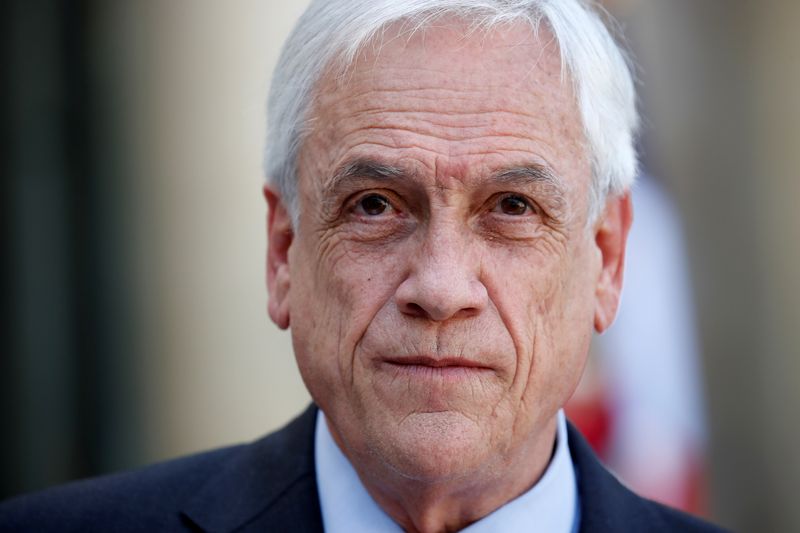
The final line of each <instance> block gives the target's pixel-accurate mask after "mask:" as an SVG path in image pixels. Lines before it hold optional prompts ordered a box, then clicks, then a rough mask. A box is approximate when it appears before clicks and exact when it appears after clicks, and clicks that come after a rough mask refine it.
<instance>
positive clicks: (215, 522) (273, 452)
mask: <svg viewBox="0 0 800 533" xmlns="http://www.w3.org/2000/svg"><path fill="white" fill-rule="evenodd" d="M316 414H317V409H316V407H315V406H313V405H312V406H310V407H309V408H308V409H307V410H306V411H305V412H304V413H303V414H302V415H300V416H299V417H298V418H296V419H295V420H293V421H292V422H291V423H290V424H289V425H287V426H286V427H285V428H283V429H282V430H280V431H277V432H275V433H272V434H270V435H268V436H266V437H264V438H263V439H261V440H259V441H256V442H254V443H253V444H250V445H248V446H246V447H244V448H242V451H240V452H238V453H237V455H236V456H234V457H233V458H232V459H231V460H230V461H228V462H226V463H224V464H223V465H222V467H221V470H220V471H219V473H217V474H216V475H214V476H212V477H211V478H209V480H208V481H207V482H206V483H204V484H203V486H202V487H201V489H200V490H199V491H198V492H197V493H196V494H195V495H194V497H193V498H192V499H191V500H190V501H189V502H188V505H186V506H185V509H184V511H183V516H184V517H185V518H186V519H187V520H188V521H190V522H191V523H192V524H194V525H195V526H197V527H199V528H200V529H201V530H203V531H208V532H215V533H216V532H219V533H222V532H229V531H233V530H237V531H257V530H260V531H265V530H270V531H284V530H294V531H322V515H321V512H320V508H319V497H318V496H317V481H316V471H315V469H314V422H315V419H316Z"/></svg>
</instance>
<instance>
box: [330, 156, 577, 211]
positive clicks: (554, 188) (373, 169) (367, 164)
mask: <svg viewBox="0 0 800 533" xmlns="http://www.w3.org/2000/svg"><path fill="white" fill-rule="evenodd" d="M416 174H417V173H416V172H414V171H411V170H409V169H407V168H403V167H399V166H394V165H389V164H385V163H381V162H379V161H376V160H374V159H367V158H359V159H356V160H354V161H351V162H349V163H346V164H344V165H342V166H341V167H339V168H338V169H337V170H336V171H335V172H334V173H333V175H332V176H331V177H330V179H328V183H326V185H325V187H324V190H323V198H331V197H332V196H333V195H334V194H335V193H336V192H337V191H338V190H339V189H341V188H342V187H346V186H347V185H350V184H354V183H360V182H365V181H379V182H380V181H385V182H392V181H398V180H406V179H409V178H413V177H414V176H415V175H416ZM487 181H489V182H491V183H495V184H500V185H508V186H517V187H525V186H530V185H532V184H536V185H544V186H545V187H547V188H548V189H549V192H550V193H551V194H552V199H553V200H554V201H555V202H556V203H557V204H559V205H561V204H562V203H563V202H564V201H565V188H564V183H563V180H562V179H561V178H560V177H559V176H558V175H557V174H555V173H554V172H553V171H552V170H551V169H550V168H549V167H547V166H546V165H541V164H538V163H527V164H524V165H520V166H512V167H506V168H501V169H498V170H495V171H493V172H492V173H490V175H489V179H488V180H487Z"/></svg>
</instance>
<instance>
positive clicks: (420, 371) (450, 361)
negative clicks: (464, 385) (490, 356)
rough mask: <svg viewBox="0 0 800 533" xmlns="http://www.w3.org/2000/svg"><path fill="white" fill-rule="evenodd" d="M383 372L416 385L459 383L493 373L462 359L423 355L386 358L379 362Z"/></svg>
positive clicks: (483, 366)
mask: <svg viewBox="0 0 800 533" xmlns="http://www.w3.org/2000/svg"><path fill="white" fill-rule="evenodd" d="M381 366H382V367H383V369H384V371H388V372H389V373H390V374H391V375H392V376H393V378H394V379H396V378H401V377H402V378H406V379H409V380H411V382H417V383H420V384H422V383H454V384H455V383H459V382H462V381H469V380H473V379H477V378H481V377H482V376H484V377H485V376H486V374H487V373H491V372H493V369H492V368H490V367H488V366H486V365H485V364H483V363H481V362H479V361H475V360H473V359H467V358H464V357H429V356H424V355H417V356H404V357H387V358H383V359H382V360H381Z"/></svg>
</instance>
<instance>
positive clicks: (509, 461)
mask: <svg viewBox="0 0 800 533" xmlns="http://www.w3.org/2000/svg"><path fill="white" fill-rule="evenodd" d="M329 429H330V430H331V435H332V436H333V439H334V441H335V442H336V444H337V446H339V448H340V449H341V450H342V451H343V453H344V454H345V456H347V458H348V460H349V461H350V463H351V464H352V465H353V467H354V468H355V470H356V472H357V473H358V476H359V478H360V479H361V482H362V483H363V484H364V487H365V488H366V489H367V491H368V492H369V494H370V496H372V498H373V499H374V500H375V501H376V502H377V503H378V505H379V506H380V507H381V508H382V509H383V510H384V511H385V512H386V513H387V514H388V515H389V516H390V517H391V518H392V519H393V520H394V521H395V522H397V523H398V524H399V525H400V526H401V527H402V528H403V529H404V530H405V531H409V532H434V531H435V532H440V531H458V530H460V529H463V528H465V527H467V526H468V525H469V524H471V523H473V522H476V521H477V520H480V519H481V518H483V517H484V516H487V515H488V514H490V513H492V512H493V511H495V510H496V509H498V508H500V507H501V506H503V505H505V504H506V503H508V502H510V501H511V500H513V499H515V498H517V497H518V496H520V495H521V494H523V493H525V492H526V491H527V490H529V489H530V488H531V487H533V486H534V485H535V484H536V482H537V481H538V480H539V479H540V478H541V477H542V475H543V474H544V472H545V470H546V469H547V466H548V464H549V463H550V459H551V458H552V455H553V451H554V443H555V438H556V418H553V419H552V420H550V421H549V422H548V423H547V424H546V426H545V428H544V429H543V430H542V431H538V432H536V437H537V438H536V439H534V440H532V441H531V442H528V443H526V444H525V445H524V446H520V447H519V449H517V450H513V451H512V452H510V453H509V454H506V455H504V456H498V457H496V458H493V460H492V461H491V462H490V463H489V464H487V465H485V466H484V467H483V468H482V469H480V470H479V471H476V472H473V473H471V474H470V475H462V476H459V477H458V478H455V479H453V478H448V479H438V480H437V479H434V480H431V479H424V480H420V479H414V478H410V477H408V476H404V475H403V474H402V473H400V472H398V471H397V470H396V469H394V468H393V467H391V466H390V465H387V464H385V463H378V464H375V461H374V458H373V460H372V461H370V460H369V459H367V458H358V459H367V460H354V458H353V457H351V455H350V453H348V451H347V450H346V448H345V447H343V446H342V442H341V440H340V439H339V436H338V435H337V434H336V433H335V432H334V431H333V430H332V428H330V426H329Z"/></svg>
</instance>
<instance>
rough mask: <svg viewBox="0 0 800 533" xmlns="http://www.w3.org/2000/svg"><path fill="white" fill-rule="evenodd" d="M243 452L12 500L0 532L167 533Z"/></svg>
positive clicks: (1, 514)
mask: <svg viewBox="0 0 800 533" xmlns="http://www.w3.org/2000/svg"><path fill="white" fill-rule="evenodd" d="M241 449H242V447H241V446H235V447H231V448H225V449H221V450H215V451H212V452H207V453H202V454H199V455H194V456H190V457H184V458H180V459H175V460H172V461H167V462H164V463H160V464H156V465H152V466H149V467H146V468H142V469H139V470H134V471H130V472H124V473H119V474H113V475H108V476H103V477H99V478H93V479H86V480H81V481H75V482H72V483H68V484H66V485H62V486H59V487H54V488H51V489H47V490H44V491H42V492H37V493H33V494H27V495H23V496H20V497H17V498H14V499H11V500H8V501H6V502H3V503H2V504H0V531H48V530H56V529H57V530H59V531H92V530H100V529H106V528H108V527H109V526H110V525H111V524H114V527H119V528H121V529H128V526H136V525H140V526H144V525H149V526H152V527H158V528H168V526H170V525H171V524H170V522H173V521H175V520H176V519H177V513H175V512H174V511H175V510H176V509H177V508H179V506H180V504H181V502H183V501H184V500H185V499H186V498H187V496H188V495H190V494H191V493H192V492H193V491H194V490H197V488H198V487H199V486H201V485H202V484H203V482H204V481H205V480H206V479H207V478H208V476H209V474H210V473H211V472H213V471H214V470H216V469H218V468H219V465H221V464H224V463H225V462H226V461H229V460H230V459H231V458H232V457H234V456H235V455H236V454H237V453H239V452H240V451H241ZM132 529H136V528H135V527H132ZM140 529H142V528H140Z"/></svg>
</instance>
